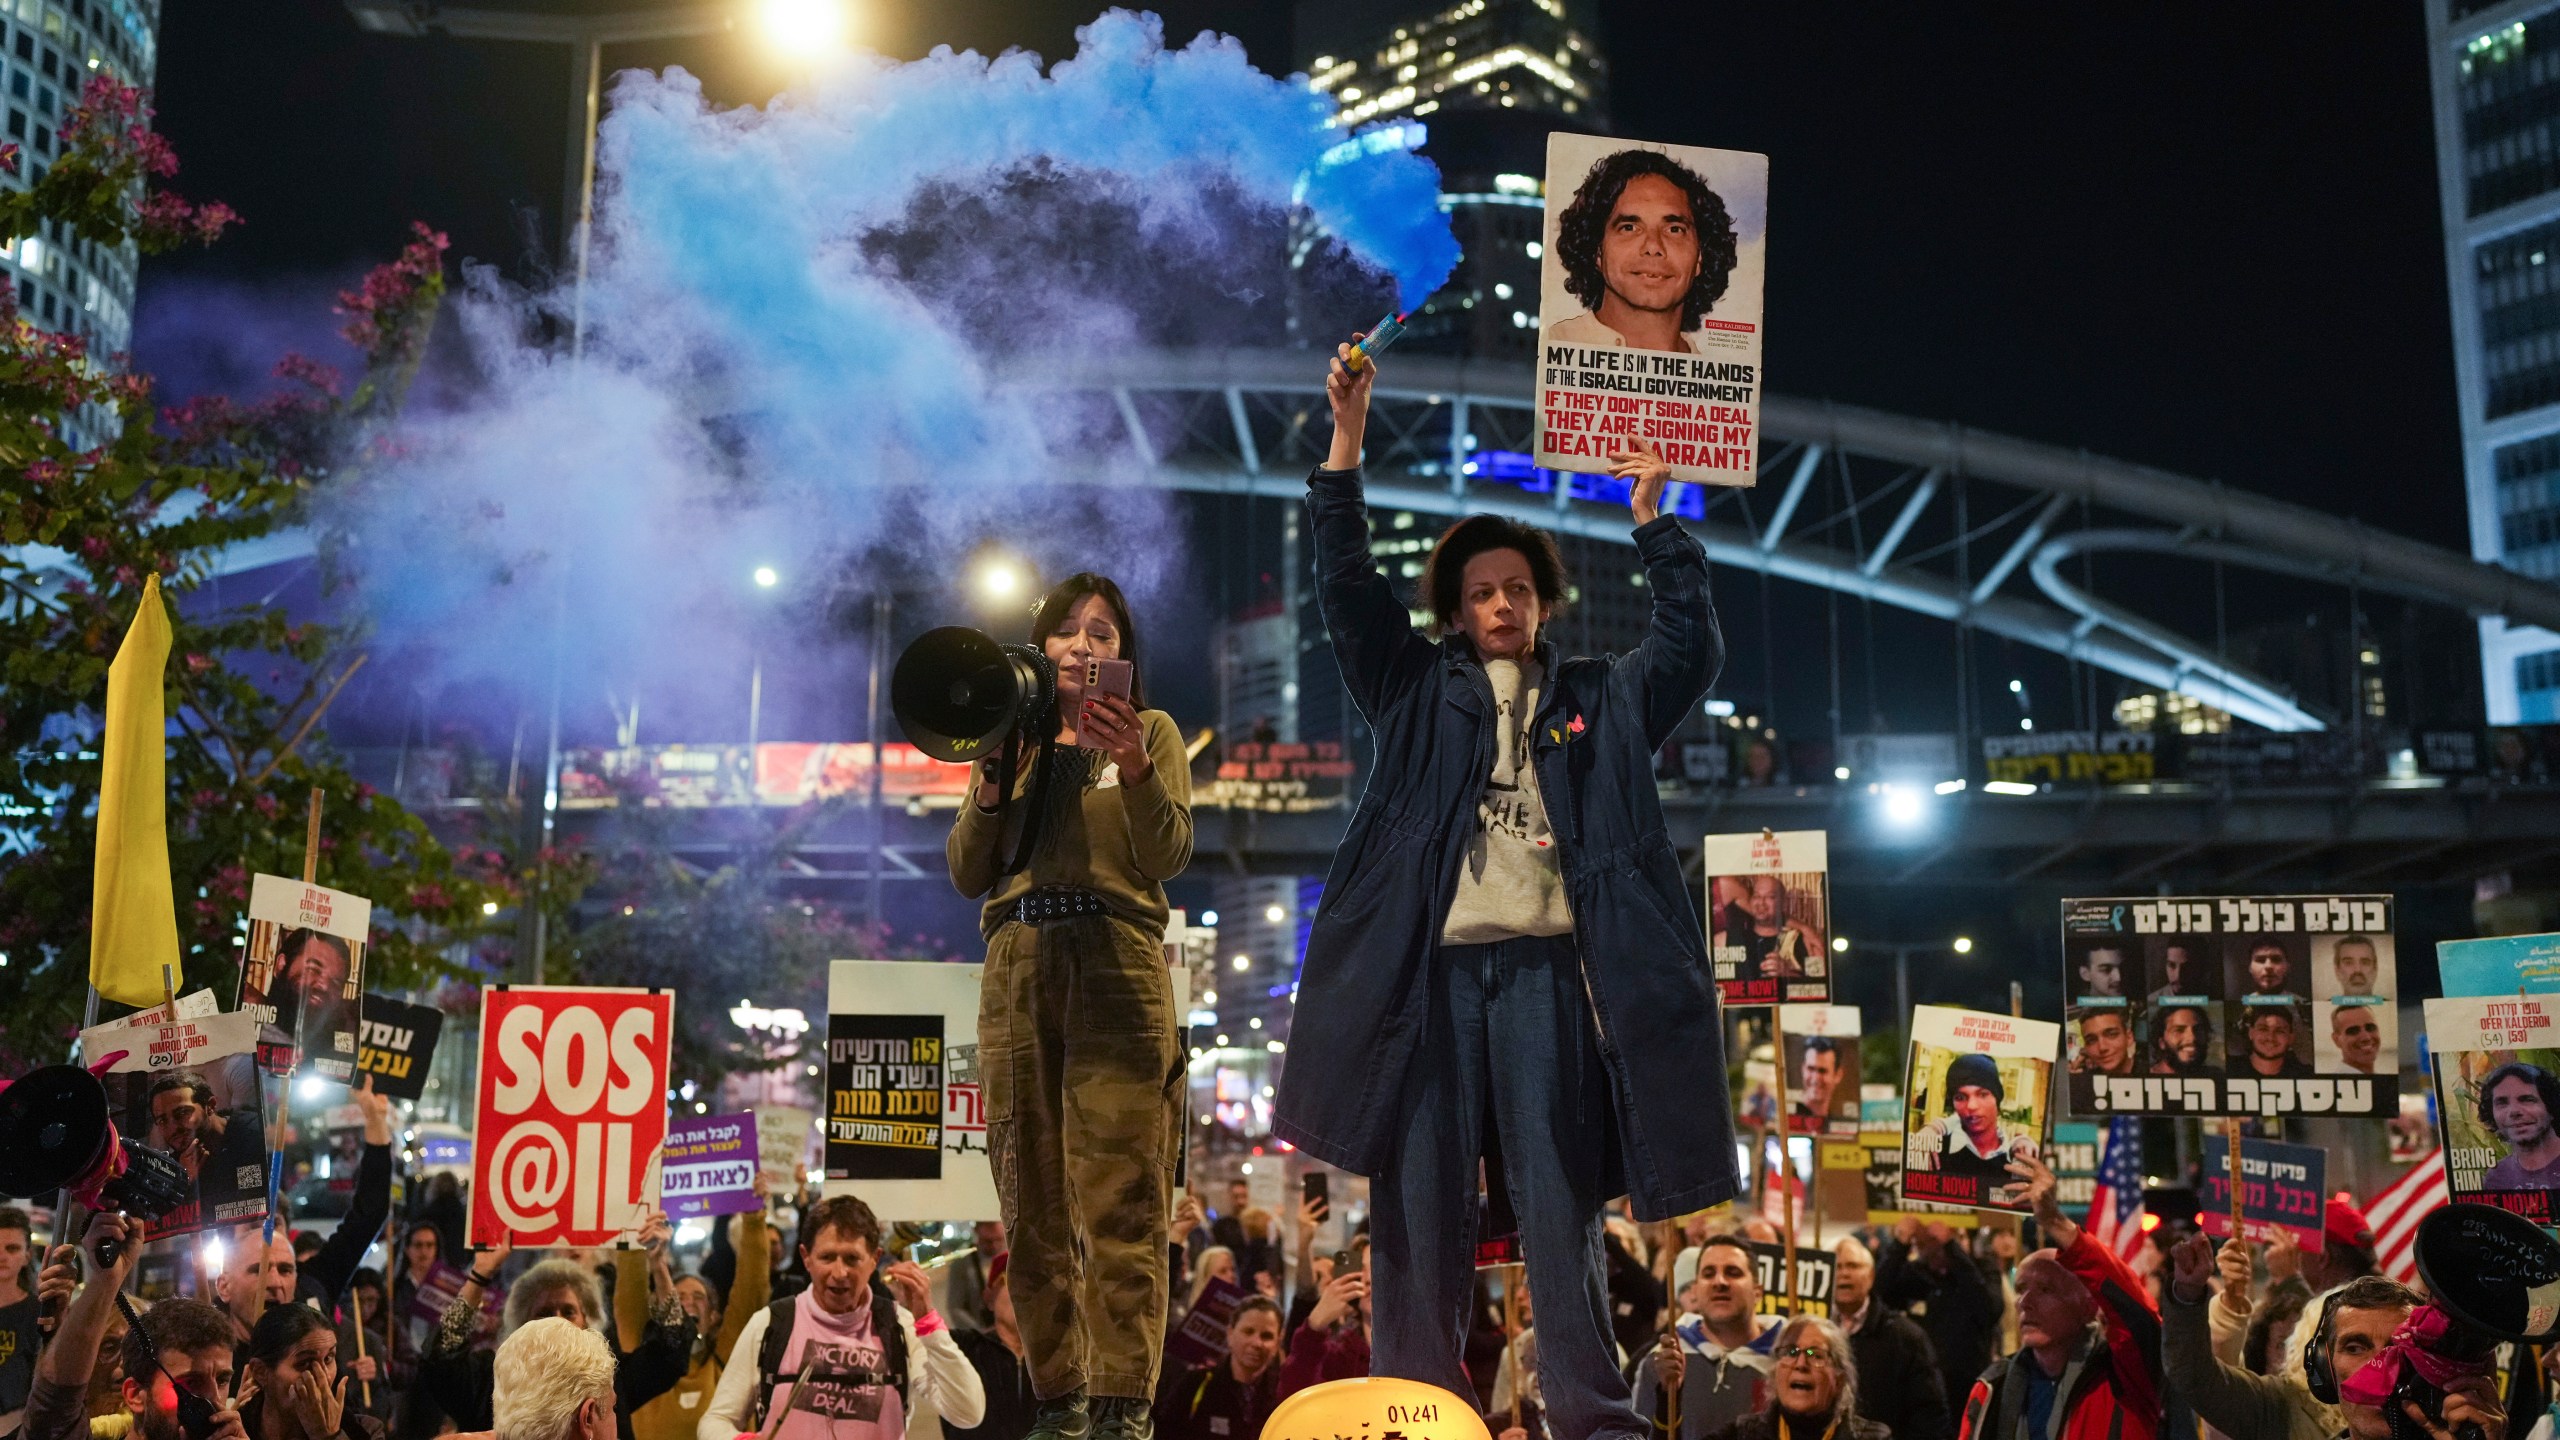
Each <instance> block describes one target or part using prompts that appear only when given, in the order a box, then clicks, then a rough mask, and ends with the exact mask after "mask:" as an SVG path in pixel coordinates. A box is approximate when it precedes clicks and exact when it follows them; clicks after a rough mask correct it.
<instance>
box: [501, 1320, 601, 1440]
mask: <svg viewBox="0 0 2560 1440" xmlns="http://www.w3.org/2000/svg"><path fill="white" fill-rule="evenodd" d="M491 1371H492V1374H493V1376H494V1381H495V1384H494V1389H493V1393H492V1394H491V1397H490V1402H491V1403H490V1409H491V1411H492V1413H493V1415H494V1417H495V1426H494V1429H495V1434H494V1436H493V1440H613V1433H614V1419H613V1407H614V1399H613V1373H614V1367H613V1352H612V1351H611V1350H609V1349H607V1348H606V1346H605V1343H604V1337H603V1336H602V1335H599V1334H597V1333H596V1332H595V1331H593V1330H590V1329H588V1328H586V1327H585V1326H583V1325H580V1324H577V1323H575V1322H573V1321H570V1320H565V1319H560V1318H557V1317H546V1318H544V1319H540V1320H535V1321H533V1322H531V1323H529V1324H527V1325H524V1326H522V1327H521V1328H519V1329H518V1330H516V1332H515V1333H514V1334H511V1335H509V1336H508V1337H507V1338H506V1342H505V1343H504V1344H501V1345H500V1346H499V1347H498V1356H497V1359H496V1361H495V1362H493V1364H492V1366H491Z"/></svg>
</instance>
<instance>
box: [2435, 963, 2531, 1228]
mask: <svg viewBox="0 0 2560 1440" xmlns="http://www.w3.org/2000/svg"><path fill="white" fill-rule="evenodd" d="M2426 1014H2427V1041H2428V1045H2429V1048H2430V1053H2431V1054H2432V1055H2433V1057H2434V1064H2435V1072H2436V1073H2435V1081H2436V1114H2437V1116H2438V1124H2439V1125H2440V1126H2441V1127H2442V1129H2443V1132H2444V1135H2443V1138H2444V1166H2445V1184H2446V1188H2447V1190H2448V1191H2449V1192H2450V1193H2451V1195H2452V1198H2453V1199H2454V1200H2456V1201H2465V1200H2471V1201H2479V1202H2482V1203H2485V1204H2490V1205H2497V1206H2500V1207H2503V1208H2505V1209H2508V1210H2513V1211H2515V1212H2516V1213H2517V1214H2520V1215H2522V1216H2524V1217H2525V1218H2526V1219H2529V1220H2531V1221H2533V1222H2534V1223H2535V1224H2538V1225H2550V1224H2553V1223H2555V1222H2560V1205H2555V1204H2554V1196H2555V1193H2560V1130H2555V1128H2554V1126H2555V1123H2560V993H2543V994H2524V995H2508V996H2503V997H2497V996H2480V997H2476V998H2466V999H2456V1000H2430V1001H2428V1002H2427V1006H2426Z"/></svg>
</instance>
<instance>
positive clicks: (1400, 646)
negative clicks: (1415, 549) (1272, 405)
mask: <svg viewBox="0 0 2560 1440" xmlns="http://www.w3.org/2000/svg"><path fill="white" fill-rule="evenodd" d="M1350 353H1351V347H1350V346H1348V345H1343V346H1338V347H1336V352H1335V357H1334V361H1333V370H1332V373H1331V374H1329V375H1327V376H1326V377H1325V402H1326V403H1327V404H1328V405H1329V406H1331V407H1332V410H1333V447H1332V449H1331V450H1330V451H1328V452H1327V453H1326V455H1325V463H1324V466H1323V468H1322V469H1319V470H1317V471H1316V472H1315V473H1314V474H1313V475H1310V476H1308V477H1307V520H1308V525H1307V528H1308V531H1309V533H1310V534H1312V535H1313V536H1314V538H1315V560H1316V600H1317V604H1318V606H1319V608H1321V609H1322V610H1323V612H1324V625H1325V630H1326V632H1327V633H1328V634H1329V635H1330V636H1331V637H1332V639H1333V656H1334V661H1335V663H1336V664H1338V665H1340V666H1341V667H1342V684H1343V688H1344V689H1345V690H1348V691H1349V692H1350V693H1351V703H1353V704H1355V705H1357V706H1359V707H1360V713H1361V714H1363V715H1365V716H1368V717H1369V718H1370V720H1371V721H1372V722H1374V721H1375V720H1376V719H1377V717H1378V716H1379V714H1380V713H1381V712H1382V711H1384V710H1385V709H1386V708H1387V707H1388V706H1390V705H1392V704H1393V703H1395V700H1396V698H1397V697H1398V696H1400V695H1403V694H1404V693H1405V692H1406V691H1407V690H1409V689H1411V688H1412V687H1413V685H1414V683H1415V682H1416V681H1417V680H1419V679H1420V678H1421V677H1422V676H1423V675H1424V674H1426V673H1428V671H1429V669H1430V666H1431V657H1432V647H1431V642H1429V641H1428V640H1425V639H1423V638H1422V636H1420V635H1418V634H1416V633H1415V632H1414V628H1413V617H1412V616H1411V615H1410V614H1408V613H1406V611H1405V608H1404V602H1403V601H1401V600H1398V599H1397V598H1396V593H1395V587H1394V586H1393V585H1391V584H1389V583H1388V581H1387V576H1386V572H1385V571H1384V570H1382V569H1380V568H1379V566H1378V560H1377V557H1376V556H1374V555H1372V554H1370V553H1369V505H1368V501H1367V500H1366V499H1364V498H1363V497H1362V495H1361V492H1360V441H1361V438H1362V436H1363V435H1364V434H1365V433H1366V432H1367V430H1368V425H1369V385H1370V382H1371V381H1372V380H1373V379H1374V378H1375V377H1376V375H1377V371H1378V367H1377V366H1376V365H1375V364H1371V365H1366V366H1363V367H1361V370H1360V373H1359V374H1357V375H1354V374H1352V373H1351V372H1350V371H1348V370H1346V369H1344V368H1343V364H1342V362H1343V360H1344V359H1346V358H1348V357H1349V355H1350Z"/></svg>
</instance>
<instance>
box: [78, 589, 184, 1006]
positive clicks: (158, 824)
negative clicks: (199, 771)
mask: <svg viewBox="0 0 2560 1440" xmlns="http://www.w3.org/2000/svg"><path fill="white" fill-rule="evenodd" d="M168 668H169V607H168V604H167V602H165V601H163V600H162V599H161V598H160V577H159V576H157V575H154V576H152V577H150V578H149V579H147V580H145V581H143V583H142V607H141V609H139V610H137V611H136V612H134V617H133V628H132V629H130V630H128V631H126V632H125V636H124V644H123V646H122V647H120V648H119V649H118V650H117V651H116V658H115V663H114V664H113V665H111V666H109V667H108V669H107V733H106V739H105V742H104V743H103V744H102V745H100V746H99V752H100V754H101V756H102V757H103V759H104V762H105V773H104V775H103V777H102V778H101V779H100V781H99V782H98V868H97V897H96V899H95V900H93V901H92V902H91V908H90V911H89V983H90V984H92V985H94V986H96V987H97V988H98V993H99V994H101V995H103V996H105V997H107V998H108V999H110V1000H116V1001H121V1002H122V1003H124V1004H127V1005H157V1004H159V1003H160V997H161V973H160V967H161V966H163V965H166V966H168V967H169V979H170V982H171V983H172V984H173V985H174V984H175V982H176V979H177V975H178V903H177V899H176V897H175V895H173V894H172V893H171V891H170V886H169V817H168V795H169V783H168V761H167V746H168V742H167V734H168V713H167V708H166V707H167V702H166V700H165V699H164V698H163V696H162V693H161V680H162V676H163V675H164V674H165V673H166V672H167V670H168Z"/></svg>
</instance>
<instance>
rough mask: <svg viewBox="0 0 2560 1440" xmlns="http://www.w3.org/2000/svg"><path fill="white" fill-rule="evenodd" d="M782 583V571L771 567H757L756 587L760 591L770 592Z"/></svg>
mask: <svg viewBox="0 0 2560 1440" xmlns="http://www.w3.org/2000/svg"><path fill="white" fill-rule="evenodd" d="M781 583H782V574H781V572H780V571H778V570H775V569H774V568H773V567H772V566H770V565H759V566H757V567H756V587H757V588H758V589H762V590H770V589H772V588H773V587H774V586H776V585H779V584H781Z"/></svg>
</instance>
